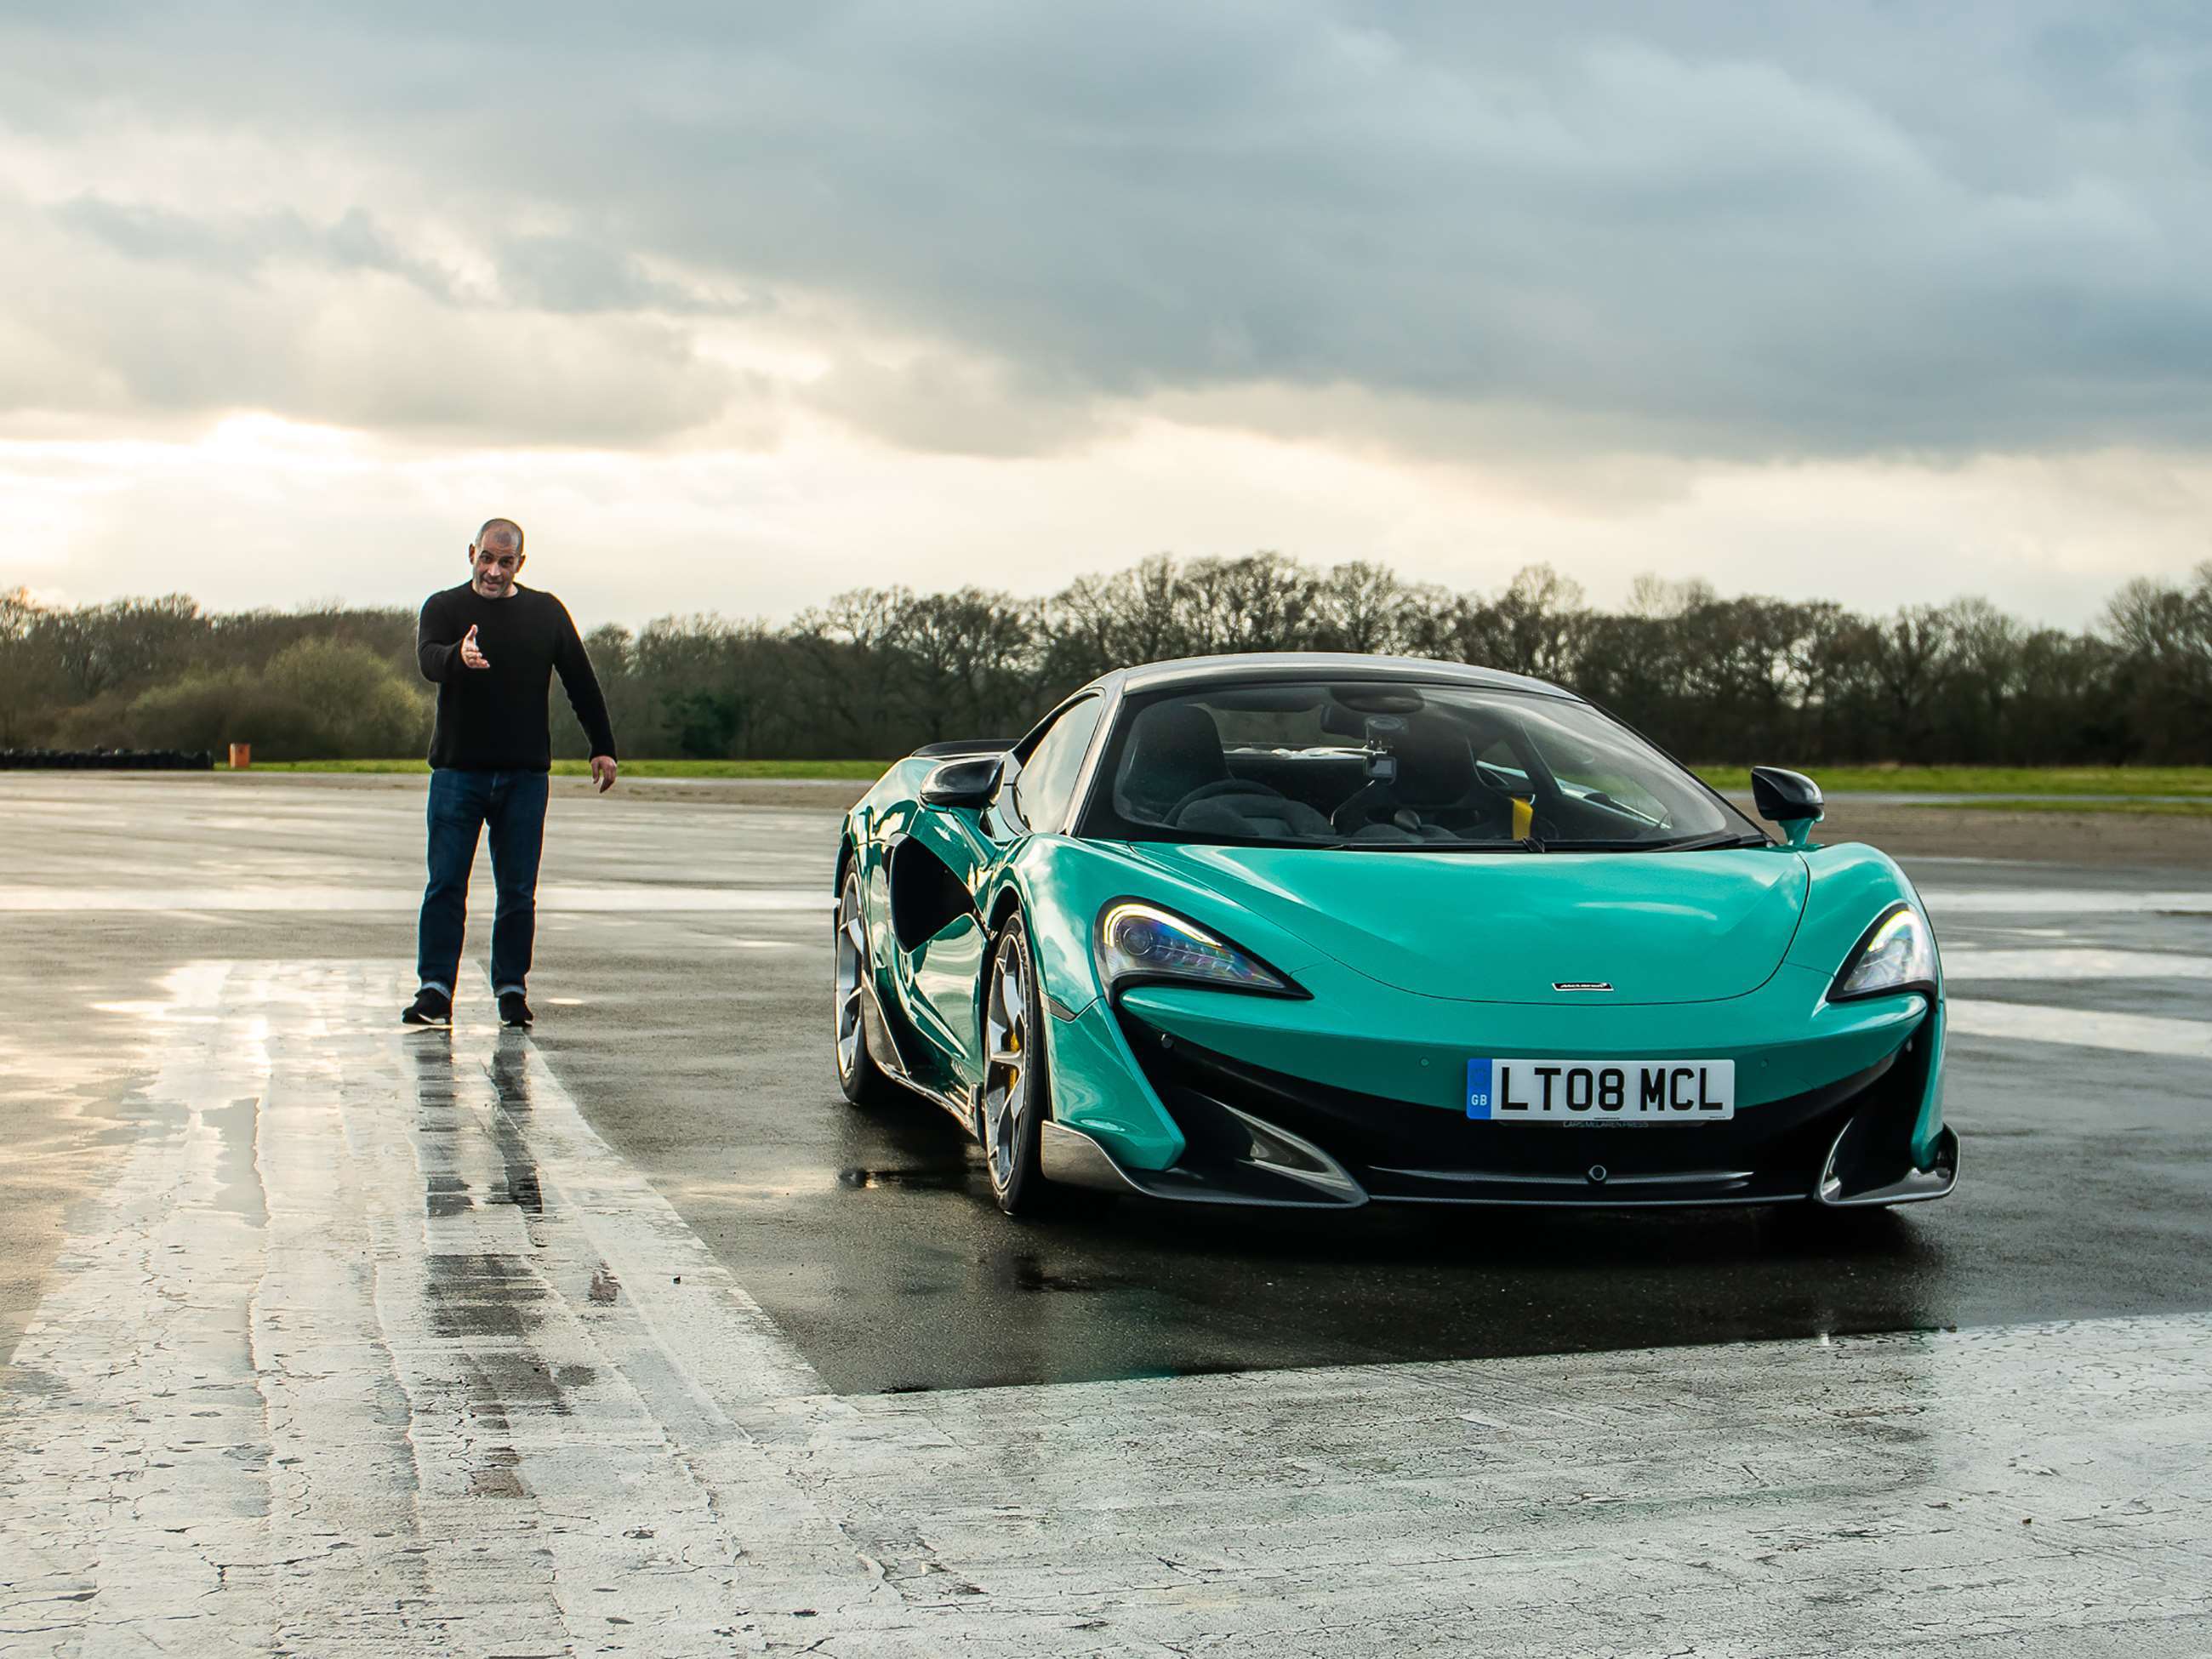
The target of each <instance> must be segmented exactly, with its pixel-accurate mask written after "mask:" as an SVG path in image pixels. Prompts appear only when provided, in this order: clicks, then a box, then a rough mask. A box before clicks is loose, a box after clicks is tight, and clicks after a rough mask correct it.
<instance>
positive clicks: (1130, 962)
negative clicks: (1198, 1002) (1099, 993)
mask: <svg viewBox="0 0 2212 1659" xmlns="http://www.w3.org/2000/svg"><path fill="white" fill-rule="evenodd" d="M1098 966H1099V969H1100V971H1101V972H1102V973H1103V974H1104V975H1105V978H1106V983H1107V985H1108V987H1109V988H1110V987H1113V986H1115V985H1116V984H1120V983H1126V982H1128V981H1141V980H1183V981H1189V982H1190V983H1192V984H1195V985H1215V986H1218V987H1221V988H1222V989H1223V990H1225V991H1261V992H1267V993H1270V994H1273V995H1276V996H1303V995H1304V994H1305V993H1304V992H1303V991H1301V990H1300V989H1299V988H1298V987H1297V986H1296V985H1293V984H1292V983H1291V981H1289V980H1288V979H1287V978H1285V976H1284V975H1281V974H1279V973H1277V972H1276V971H1275V970H1274V969H1272V968H1270V967H1268V966H1267V963H1264V962H1262V961H1261V960H1260V959H1259V957H1255V956H1254V955H1252V954H1251V953H1250V952H1249V951H1240V950H1238V949H1237V947H1236V946H1235V945H1231V944H1230V943H1229V942H1228V941H1227V940H1226V939H1217V938H1216V937H1214V935H1212V933H1207V932H1206V929H1205V928H1203V927H1200V926H1199V925H1198V924H1197V923H1196V922H1194V921H1185V920H1184V919H1183V918H1182V917H1181V916H1179V915H1176V914H1175V913H1174V912H1172V911H1170V910H1163V909H1161V908H1160V907H1159V906H1158V905H1157V904H1146V903H1145V902H1142V901H1141V900H1138V899H1115V901H1114V902H1112V903H1111V904H1109V905H1108V906H1107V907H1106V908H1104V909H1103V910H1101V911H1100V912H1099V913H1098Z"/></svg>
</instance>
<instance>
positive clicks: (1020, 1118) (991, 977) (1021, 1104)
mask: <svg viewBox="0 0 2212 1659" xmlns="http://www.w3.org/2000/svg"><path fill="white" fill-rule="evenodd" d="M977 1101H978V1104H977V1110H976V1118H977V1125H976V1127H977V1128H978V1129H979V1130H980V1131H981V1140H982V1143H983V1167H984V1169H985V1170H986V1172H987V1173H988V1175H989V1176H990V1178H991V1195H992V1197H994V1198H995V1199H997V1200H999V1207H1000V1209H1002V1210H1004V1211H1005V1212H1006V1213H1007V1214H1008V1215H1018V1216H1033V1215H1037V1214H1040V1213H1042V1212H1043V1211H1044V1210H1045V1209H1046V1208H1047V1207H1048V1205H1049V1200H1050V1196H1051V1186H1050V1183H1048V1182H1047V1181H1046V1180H1045V1178H1044V1173H1043V1170H1042V1168H1041V1167H1040V1165H1039V1160H1038V1157H1037V1147H1038V1145H1039V1142H1040V1140H1041V1139H1042V1133H1043V1128H1042V1125H1043V1122H1044V1120H1045V1118H1046V1117H1047V1116H1048V1115H1050V1113H1051V1111H1052V1079H1051V1076H1050V1074H1049V1072H1048V1061H1047V1060H1046V1055H1045V1042H1044V994H1043V993H1042V990H1041V989H1040V988H1039V987H1038V985H1037V976H1036V957H1035V955H1034V954H1033V953H1032V952H1031V951H1030V935H1029V929H1028V928H1027V927H1024V926H1023V923H1022V918H1021V913H1020V912H1019V911H1016V912H1015V913H1014V915H1012V916H1010V917H1008V918H1007V920H1006V926H1005V927H1001V928H1000V930H999V933H998V936H997V938H996V939H994V940H993V941H992V945H991V963H990V966H989V968H988V969H987V970H986V971H985V973H984V976H983V1086H982V1088H981V1091H978V1096H977Z"/></svg>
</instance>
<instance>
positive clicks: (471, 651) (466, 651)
mask: <svg viewBox="0 0 2212 1659" xmlns="http://www.w3.org/2000/svg"><path fill="white" fill-rule="evenodd" d="M461 665H462V666H463V667H464V668H489V667H490V666H491V659H490V658H489V657H487V656H485V655H484V653H483V652H482V651H481V650H479V649H478V648H477V630H476V627H475V625H474V624H473V623H471V625H470V628H469V631H468V632H467V633H465V634H464V635H461ZM610 764H611V763H610Z"/></svg>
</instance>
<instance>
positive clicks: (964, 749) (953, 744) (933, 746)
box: [914, 738, 1018, 760]
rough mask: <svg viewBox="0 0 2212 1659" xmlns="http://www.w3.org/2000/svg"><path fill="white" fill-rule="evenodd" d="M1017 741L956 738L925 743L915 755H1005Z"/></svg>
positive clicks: (937, 756) (1010, 739)
mask: <svg viewBox="0 0 2212 1659" xmlns="http://www.w3.org/2000/svg"><path fill="white" fill-rule="evenodd" d="M1017 741H1018V739H1016V738H950V739H948V740H947V741H945V742H944V743H925V744H922V745H921V748H919V749H917V750H915V751H914V758H915V759H921V758H925V757H926V758H928V759H932V760H939V759H942V758H944V757H945V756H947V755H1003V754H1005V753H1006V750H1009V749H1012V747H1013V746H1014V744H1015V743H1016V742H1017Z"/></svg>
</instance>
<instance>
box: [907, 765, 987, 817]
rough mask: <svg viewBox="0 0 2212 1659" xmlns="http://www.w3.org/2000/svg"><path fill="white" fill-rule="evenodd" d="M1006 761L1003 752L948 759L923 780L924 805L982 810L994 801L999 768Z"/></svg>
mask: <svg viewBox="0 0 2212 1659" xmlns="http://www.w3.org/2000/svg"><path fill="white" fill-rule="evenodd" d="M1005 761H1006V757H1005V756H1004V755H980V756H971V757H969V758H968V759H966V760H949V761H946V762H945V763H944V764H943V765H941V766H939V767H936V768H934V769H932V770H931V772H930V774H929V775H928V776H927V777H926V778H924V779H923V780H922V781H921V799H922V804H923V805H925V806H956V807H964V808H966V809H968V810H969V811H981V810H982V809H983V808H984V807H986V806H988V805H990V804H991V796H992V793H993V792H994V791H995V790H996V789H997V788H998V787H999V768H1000V766H1001V765H1002V764H1003V763H1005Z"/></svg>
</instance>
